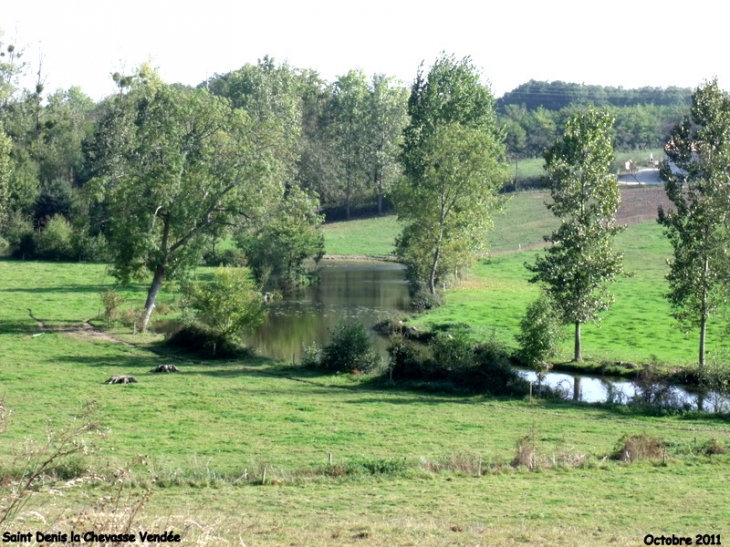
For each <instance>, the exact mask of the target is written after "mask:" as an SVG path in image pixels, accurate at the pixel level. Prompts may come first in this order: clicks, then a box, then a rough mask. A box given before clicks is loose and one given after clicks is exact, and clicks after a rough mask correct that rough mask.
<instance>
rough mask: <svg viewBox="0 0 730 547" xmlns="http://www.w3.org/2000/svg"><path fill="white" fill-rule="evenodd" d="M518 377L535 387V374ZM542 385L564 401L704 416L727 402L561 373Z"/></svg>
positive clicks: (711, 394) (665, 388)
mask: <svg viewBox="0 0 730 547" xmlns="http://www.w3.org/2000/svg"><path fill="white" fill-rule="evenodd" d="M519 372H520V375H521V376H522V377H523V378H525V379H526V380H528V381H530V382H532V383H533V384H537V383H538V379H537V374H536V373H535V372H533V371H530V370H520V371H519ZM543 382H544V384H545V385H547V386H549V387H551V388H554V389H557V390H559V391H560V392H562V393H563V394H564V396H565V398H566V399H572V400H574V401H583V402H586V403H605V402H610V403H616V404H626V403H629V402H631V401H638V402H641V403H645V404H647V405H649V406H667V407H672V408H687V409H694V410H700V411H705V412H718V413H719V412H727V411H728V410H729V409H730V401H728V400H727V398H725V397H723V396H722V395H720V394H718V393H714V392H699V391H690V390H688V389H685V388H683V387H680V386H665V385H661V384H655V385H651V386H641V387H640V386H637V385H636V383H634V382H631V381H628V380H621V379H611V378H603V377H601V378H598V377H593V376H579V375H573V374H567V373H561V372H549V373H548V374H546V375H545V379H544V380H543Z"/></svg>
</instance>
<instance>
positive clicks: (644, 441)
mask: <svg viewBox="0 0 730 547" xmlns="http://www.w3.org/2000/svg"><path fill="white" fill-rule="evenodd" d="M666 454H667V449H666V443H665V442H664V440H663V439H660V438H659V437H654V436H652V435H646V434H643V433H642V434H639V435H624V436H623V437H621V438H620V439H619V441H618V444H617V445H616V449H615V450H614V453H613V458H614V459H616V460H620V461H622V462H625V463H630V462H634V461H637V460H657V459H660V458H661V459H662V461H663V460H665V459H666Z"/></svg>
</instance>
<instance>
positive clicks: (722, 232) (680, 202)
mask: <svg viewBox="0 0 730 547" xmlns="http://www.w3.org/2000/svg"><path fill="white" fill-rule="evenodd" d="M665 151H666V154H667V158H668V160H667V161H666V162H665V163H664V165H663V167H662V170H661V173H662V178H663V179H664V187H665V189H666V192H667V197H669V199H670V200H671V201H672V203H673V204H674V205H675V207H676V209H674V210H668V211H664V209H662V208H661V207H660V208H659V218H658V221H659V223H660V224H661V225H662V226H664V233H665V234H666V236H667V237H668V238H669V241H670V242H671V244H672V247H673V248H674V258H673V260H671V261H670V262H669V267H670V271H669V274H668V275H667V280H668V281H669V293H668V294H667V298H668V299H669V302H670V304H671V306H672V310H673V316H674V317H675V318H676V319H677V320H678V321H679V323H680V325H681V326H682V327H683V328H684V329H685V330H687V331H689V330H690V329H693V328H699V331H700V333H699V334H700V339H699V351H698V363H699V366H700V367H702V366H704V364H705V351H706V348H705V345H706V336H707V323H708V321H709V319H710V316H711V315H712V314H713V313H715V312H716V311H717V310H718V308H719V307H720V306H721V305H722V304H723V303H725V302H726V301H727V298H728V288H727V284H728V279H729V278H730V276H729V275H728V274H729V273H730V272H729V267H728V263H729V256H728V253H729V251H728V247H729V246H730V233H729V222H730V95H728V93H727V92H724V91H722V90H720V88H719V87H718V84H717V80H714V81H712V82H709V83H706V84H705V85H702V86H700V87H699V88H698V89H697V90H696V92H695V93H694V95H693V96H692V108H691V112H690V115H689V116H688V117H687V118H686V119H685V120H684V121H683V122H682V123H680V124H679V125H677V126H676V127H675V128H674V129H673V131H672V133H671V138H670V140H669V143H668V144H667V146H666V147H665Z"/></svg>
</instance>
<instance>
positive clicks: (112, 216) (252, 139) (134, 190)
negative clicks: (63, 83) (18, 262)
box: [87, 67, 283, 328]
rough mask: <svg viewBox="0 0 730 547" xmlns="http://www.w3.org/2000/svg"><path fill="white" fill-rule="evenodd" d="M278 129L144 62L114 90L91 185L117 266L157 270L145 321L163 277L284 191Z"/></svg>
mask: <svg viewBox="0 0 730 547" xmlns="http://www.w3.org/2000/svg"><path fill="white" fill-rule="evenodd" d="M119 81H120V83H122V84H128V83H129V80H127V79H124V78H122V79H119ZM277 137H280V135H277V134H276V133H275V132H271V131H270V127H268V126H266V125H265V124H263V125H262V124H259V123H257V122H256V121H254V120H252V119H251V118H250V117H249V116H248V115H247V114H246V112H244V111H243V110H241V109H233V108H231V106H230V103H229V102H228V100H226V99H223V98H219V97H214V96H211V95H210V94H209V93H208V92H207V91H205V90H203V89H200V90H190V89H185V88H181V87H179V86H168V85H165V84H164V83H162V82H161V81H160V80H159V78H158V77H157V76H156V74H154V73H153V72H151V71H149V70H147V69H144V67H143V70H141V71H140V74H139V75H138V77H137V78H136V80H135V81H133V82H132V85H131V88H130V89H129V91H127V92H126V93H120V94H119V95H118V96H117V97H115V98H114V99H113V101H112V102H111V104H110V105H109V111H108V113H107V115H106V116H105V117H104V119H102V120H101V121H100V123H99V126H98V129H97V132H96V135H95V139H94V142H93V144H92V145H91V146H89V147H88V148H87V153H88V160H89V161H91V162H93V163H94V165H95V169H96V173H95V174H96V178H95V179H93V180H92V181H91V182H90V183H89V184H88V185H87V186H88V191H89V192H90V193H92V194H94V195H95V197H96V198H97V199H100V200H103V202H104V204H105V207H106V210H107V212H108V231H107V233H108V238H109V244H110V248H111V251H112V253H113V256H114V270H113V273H114V275H115V276H116V277H117V278H118V279H120V280H121V281H127V280H129V279H130V278H133V277H140V276H144V275H145V274H147V273H148V272H149V273H152V276H153V278H152V283H151V285H150V288H149V291H148V295H147V300H146V302H145V314H144V317H143V327H145V328H146V326H147V323H148V321H149V318H150V314H151V313H152V310H153V308H154V305H155V300H156V297H157V294H158V292H159V290H160V287H161V286H162V282H163V281H164V279H165V278H167V277H169V276H173V275H176V274H178V273H180V272H182V271H184V270H185V269H186V268H189V267H191V266H192V265H194V264H196V263H197V261H198V260H199V258H200V254H201V251H202V249H203V247H204V245H205V243H206V239H207V238H209V237H211V235H213V234H216V233H218V232H219V231H220V230H221V228H222V227H226V226H230V225H234V224H237V223H240V222H242V221H243V220H244V219H246V218H252V217H255V216H257V215H258V214H260V212H261V211H262V210H264V209H265V208H266V207H268V206H269V205H270V204H276V203H277V202H278V200H279V199H281V196H282V195H283V188H282V185H281V183H280V180H281V177H279V176H277V173H276V172H275V171H276V170H275V169H274V167H275V166H276V165H277V163H276V161H275V160H274V159H273V158H274V156H275V153H276V150H277V145H278V144H279V143H280V140H279V139H278V138H277Z"/></svg>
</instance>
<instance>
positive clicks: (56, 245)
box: [35, 215, 73, 260]
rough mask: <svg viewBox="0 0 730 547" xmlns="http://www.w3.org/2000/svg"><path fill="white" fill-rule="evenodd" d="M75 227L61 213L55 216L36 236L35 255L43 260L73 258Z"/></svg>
mask: <svg viewBox="0 0 730 547" xmlns="http://www.w3.org/2000/svg"><path fill="white" fill-rule="evenodd" d="M72 235H73V228H72V227H71V224H70V223H69V222H68V220H66V219H65V218H64V217H62V216H61V215H56V216H54V217H53V218H52V219H51V220H50V221H49V222H48V224H47V225H46V227H45V229H44V230H43V231H42V232H41V233H40V234H39V235H38V236H37V237H36V240H35V255H36V258H40V259H41V260H71V259H72V258H73V246H72V245H71V237H72Z"/></svg>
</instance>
